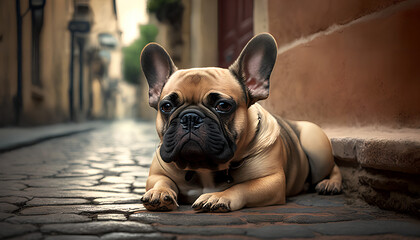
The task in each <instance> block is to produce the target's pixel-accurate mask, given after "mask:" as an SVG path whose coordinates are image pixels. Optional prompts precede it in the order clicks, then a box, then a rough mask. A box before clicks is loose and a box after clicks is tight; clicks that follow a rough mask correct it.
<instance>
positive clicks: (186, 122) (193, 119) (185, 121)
mask: <svg viewBox="0 0 420 240" xmlns="http://www.w3.org/2000/svg"><path fill="white" fill-rule="evenodd" d="M180 123H181V125H182V128H183V129H185V130H188V131H191V130H196V129H198V128H199V127H200V126H201V124H203V118H202V117H201V116H199V115H198V114H197V113H194V112H187V113H185V114H183V115H182V116H181V120H180Z"/></svg>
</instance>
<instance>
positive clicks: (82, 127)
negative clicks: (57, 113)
mask: <svg viewBox="0 0 420 240" xmlns="http://www.w3.org/2000/svg"><path fill="white" fill-rule="evenodd" d="M106 124H107V122H105V121H91V122H86V123H63V124H55V125H48V126H41V127H31V128H23V127H10V128H0V153H2V152H7V151H11V150H14V149H17V148H21V147H26V146H30V145H33V144H36V143H39V142H42V141H46V140H49V139H53V138H57V137H64V136H69V135H73V134H77V133H82V132H87V131H91V130H94V129H98V128H100V127H103V126H105V125H106Z"/></svg>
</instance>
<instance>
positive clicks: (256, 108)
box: [141, 34, 341, 212]
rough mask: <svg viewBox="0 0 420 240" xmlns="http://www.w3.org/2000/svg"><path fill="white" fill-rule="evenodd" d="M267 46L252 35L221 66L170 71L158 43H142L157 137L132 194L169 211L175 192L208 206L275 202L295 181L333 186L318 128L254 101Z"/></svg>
mask: <svg viewBox="0 0 420 240" xmlns="http://www.w3.org/2000/svg"><path fill="white" fill-rule="evenodd" d="M276 50H277V46H276V44H275V42H274V39H273V38H272V37H271V35H268V34H262V35H259V36H257V37H255V38H254V39H252V40H251V41H250V42H249V43H248V45H247V46H246V47H245V48H244V50H243V51H242V53H241V55H240V56H239V58H238V60H237V61H236V62H235V63H234V64H233V65H232V66H231V67H230V68H229V69H222V68H196V69H188V70H177V69H176V67H175V66H174V65H173V63H172V60H171V59H170V57H169V55H167V53H166V52H165V51H164V50H163V49H162V48H161V47H160V46H158V45H156V44H151V45H148V46H146V48H145V50H143V52H142V58H141V61H142V67H143V71H144V72H145V75H146V78H147V80H148V83H149V97H150V98H149V101H150V102H149V103H150V105H151V106H152V107H154V108H156V109H158V117H157V121H156V128H157V131H158V134H159V137H160V139H161V140H162V141H161V144H160V146H159V148H158V149H157V151H156V154H155V157H154V159H153V163H152V165H151V167H150V174H149V178H148V180H147V186H146V190H147V192H146V194H145V195H144V196H143V198H142V200H143V204H144V206H145V207H146V208H147V209H148V210H172V209H175V208H176V207H177V200H179V201H181V202H185V203H193V208H194V209H195V210H198V211H214V212H224V211H233V210H238V209H240V208H243V207H251V206H266V205H273V204H284V203H285V202H286V196H291V195H296V194H298V193H300V192H302V191H303V189H304V185H305V183H312V184H317V187H316V189H317V190H318V191H319V192H321V193H338V192H340V191H341V175H340V172H339V169H338V167H337V166H336V165H335V164H334V159H333V156H332V150H331V145H330V142H329V140H328V138H327V137H326V135H325V134H324V133H323V131H322V130H321V129H320V128H319V127H318V126H316V125H315V124H312V123H309V122H301V121H287V120H283V119H281V118H279V117H276V116H274V115H272V114H270V113H269V112H267V111H266V110H265V109H264V108H263V107H261V106H260V105H259V104H257V103H255V102H256V101H258V100H261V99H265V98H267V97H268V84H269V82H268V81H269V77H270V74H271V71H272V68H273V67H274V63H275V59H276V55H277V54H276ZM326 177H329V179H325V178H326ZM323 179H325V180H323Z"/></svg>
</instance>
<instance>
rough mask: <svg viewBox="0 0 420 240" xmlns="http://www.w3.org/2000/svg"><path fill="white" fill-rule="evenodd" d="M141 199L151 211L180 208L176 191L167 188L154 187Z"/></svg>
mask: <svg viewBox="0 0 420 240" xmlns="http://www.w3.org/2000/svg"><path fill="white" fill-rule="evenodd" d="M141 201H142V202H143V206H144V207H145V208H146V209H147V210H149V211H170V210H175V209H177V208H178V203H177V202H176V193H175V192H174V191H173V190H172V189H167V188H158V189H155V188H152V189H150V190H149V191H147V192H146V193H145V194H144V195H143V197H142V198H141Z"/></svg>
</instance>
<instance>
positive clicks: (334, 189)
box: [315, 179, 342, 195]
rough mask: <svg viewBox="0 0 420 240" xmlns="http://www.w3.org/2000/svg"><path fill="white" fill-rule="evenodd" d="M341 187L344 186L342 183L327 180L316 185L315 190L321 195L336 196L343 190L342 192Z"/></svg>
mask: <svg viewBox="0 0 420 240" xmlns="http://www.w3.org/2000/svg"><path fill="white" fill-rule="evenodd" d="M341 185H342V184H341V182H338V181H333V180H330V179H325V180H323V181H321V182H319V183H318V184H317V185H316V187H315V190H316V191H317V192H318V193H319V194H323V195H335V194H339V193H341V190H342V186H341Z"/></svg>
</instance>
